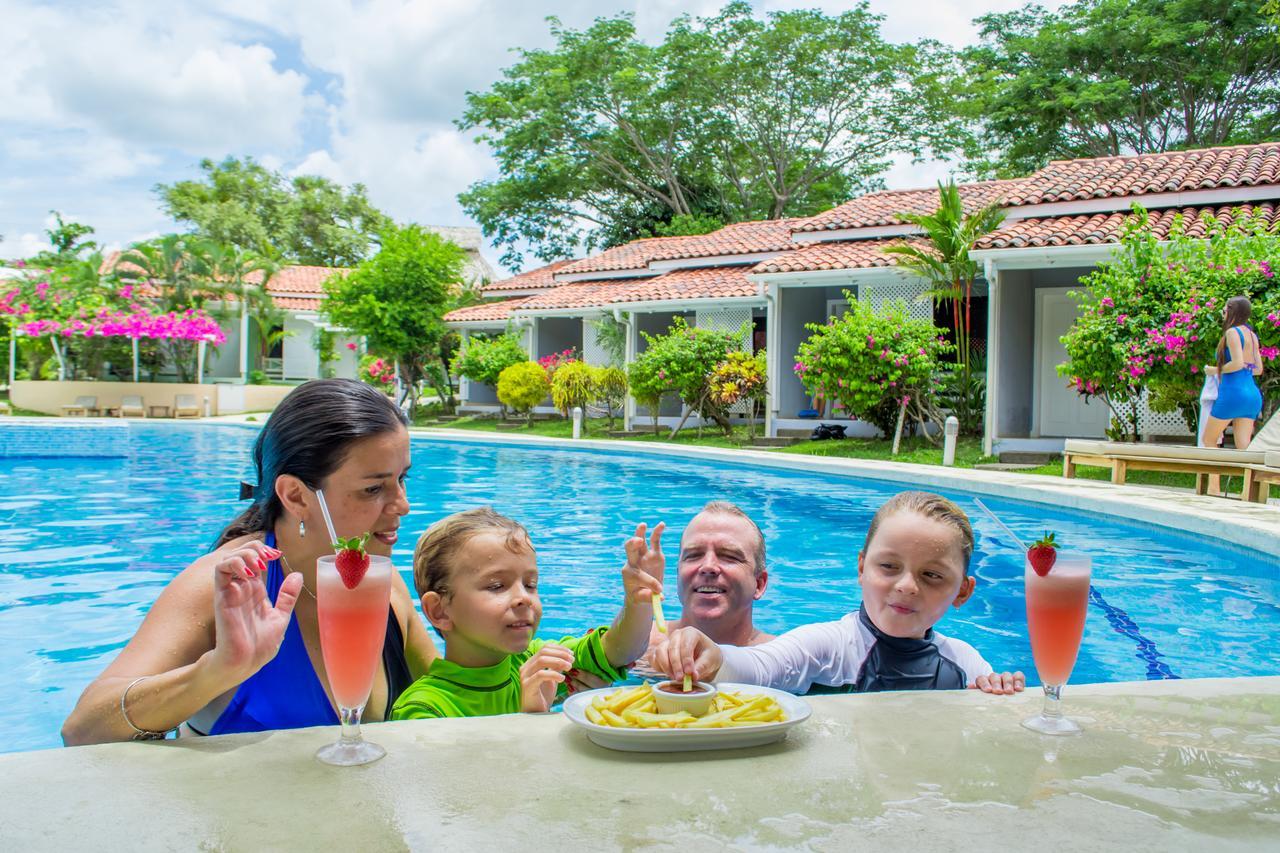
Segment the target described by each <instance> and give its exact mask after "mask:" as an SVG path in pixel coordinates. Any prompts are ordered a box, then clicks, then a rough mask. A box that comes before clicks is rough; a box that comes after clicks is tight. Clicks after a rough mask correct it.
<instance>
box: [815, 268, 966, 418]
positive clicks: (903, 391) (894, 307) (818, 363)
mask: <svg viewBox="0 0 1280 853" xmlns="http://www.w3.org/2000/svg"><path fill="white" fill-rule="evenodd" d="M845 298H846V299H848V300H849V310H848V311H847V312H845V314H844V315H843V316H841V317H839V318H836V317H832V318H831V319H830V320H828V321H827V323H826V324H819V323H809V324H807V325H806V326H805V328H806V329H808V330H809V331H810V332H812V333H813V334H812V335H810V336H809V338H808V339H806V340H805V341H804V342H803V343H802V344H800V349H799V351H798V352H797V353H796V362H795V367H794V370H795V373H796V376H798V377H799V378H800V381H801V383H802V384H803V385H804V387H805V390H807V391H808V392H809V393H810V394H820V395H822V396H823V397H824V398H825V399H827V400H830V401H833V403H834V408H835V409H836V410H837V411H843V412H845V413H846V414H848V415H849V416H850V417H855V418H859V419H861V420H864V421H867V422H868V423H871V424H874V425H875V426H876V427H878V428H879V429H880V431H881V432H882V433H884V435H885V436H886V437H887V436H889V435H891V434H893V431H894V426H895V421H896V419H897V417H898V412H899V410H900V409H902V408H903V407H906V409H907V411H908V412H910V414H911V416H912V420H913V421H914V422H915V423H917V424H919V425H920V426H921V427H927V425H928V424H930V423H932V424H934V425H940V424H939V421H940V420H941V418H940V416H939V413H938V412H937V410H936V408H935V406H934V402H933V397H934V393H935V391H936V390H937V383H938V379H937V376H938V373H939V372H940V370H941V369H942V361H943V359H944V358H945V357H946V356H947V355H948V354H949V353H950V352H951V351H952V349H953V347H952V345H951V344H949V343H948V342H947V341H946V339H945V338H944V337H943V336H942V330H940V329H938V328H937V327H936V326H934V325H933V323H932V322H930V321H929V320H919V319H916V318H914V317H911V316H910V315H909V314H908V313H907V310H906V306H905V305H903V304H902V303H897V304H890V305H888V306H884V307H882V308H881V310H880V311H879V312H878V313H877V312H876V311H874V310H872V308H871V307H870V306H868V305H866V304H865V303H862V302H859V301H858V300H857V299H856V298H854V296H853V294H851V293H848V292H846V293H845ZM924 432H925V435H930V432H929V430H928V429H925V430H924Z"/></svg>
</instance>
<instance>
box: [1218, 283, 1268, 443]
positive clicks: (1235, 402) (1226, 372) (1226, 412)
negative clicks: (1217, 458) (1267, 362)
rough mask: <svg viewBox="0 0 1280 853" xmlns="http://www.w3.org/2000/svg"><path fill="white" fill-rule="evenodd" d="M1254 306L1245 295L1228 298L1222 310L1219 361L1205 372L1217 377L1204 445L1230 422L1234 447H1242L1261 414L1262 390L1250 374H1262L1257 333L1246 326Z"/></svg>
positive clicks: (1219, 436)
mask: <svg viewBox="0 0 1280 853" xmlns="http://www.w3.org/2000/svg"><path fill="white" fill-rule="evenodd" d="M1252 312H1253V305H1252V304H1251V303H1250V302H1249V298H1248V297H1247V296H1233V297H1231V298H1230V299H1228V300H1227V307H1226V310H1225V311H1224V312H1223V321H1222V340H1220V341H1218V363H1217V365H1216V367H1215V366H1213V365H1207V366H1206V367H1205V371H1206V372H1213V373H1216V374H1217V376H1218V399H1216V400H1214V401H1213V408H1212V409H1211V410H1210V412H1209V422H1208V424H1206V426H1205V430H1204V445H1205V446H1206V447H1217V446H1218V441H1219V439H1221V438H1222V434H1223V432H1225V431H1226V428H1227V424H1230V425H1231V431H1232V434H1233V435H1234V437H1235V443H1236V448H1237V449H1238V450H1244V449H1245V448H1247V447H1248V446H1249V442H1250V441H1251V440H1252V439H1253V422H1254V421H1255V420H1256V419H1257V418H1258V416H1259V415H1260V414H1262V392H1261V391H1259V390H1258V385H1257V383H1256V382H1254V379H1253V377H1255V376H1257V375H1259V374H1261V373H1262V358H1261V356H1260V355H1259V354H1258V336H1257V335H1256V334H1254V332H1253V329H1252V328H1250V327H1249V315H1250V314H1251V313H1252Z"/></svg>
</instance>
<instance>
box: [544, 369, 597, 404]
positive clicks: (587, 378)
mask: <svg viewBox="0 0 1280 853" xmlns="http://www.w3.org/2000/svg"><path fill="white" fill-rule="evenodd" d="M539 363H541V362H539ZM544 367H545V365H544ZM592 373H593V370H592V368H591V367H589V366H588V365H586V364H583V363H582V362H581V361H564V362H561V363H560V364H559V365H557V367H556V369H555V372H554V373H553V374H552V376H551V404H552V405H553V406H555V407H556V408H557V409H559V410H560V411H561V412H563V413H564V415H565V417H568V416H569V414H570V412H571V410H572V409H573V408H574V407H575V406H581V407H582V408H584V409H585V408H586V406H587V404H588V403H590V402H591V399H592V391H593V389H592V379H593V378H594V377H593V376H592Z"/></svg>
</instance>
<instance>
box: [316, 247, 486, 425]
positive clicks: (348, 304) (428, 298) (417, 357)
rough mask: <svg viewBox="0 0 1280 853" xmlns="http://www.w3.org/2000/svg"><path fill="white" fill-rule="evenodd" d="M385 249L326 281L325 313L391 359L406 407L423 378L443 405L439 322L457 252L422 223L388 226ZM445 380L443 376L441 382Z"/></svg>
mask: <svg viewBox="0 0 1280 853" xmlns="http://www.w3.org/2000/svg"><path fill="white" fill-rule="evenodd" d="M380 243H381V246H382V248H381V249H380V250H379V251H378V253H377V254H376V255H374V256H373V257H372V258H370V259H369V260H367V261H364V262H363V263H361V264H360V265H359V266H357V267H356V268H355V269H354V270H352V271H351V273H350V274H349V275H346V276H342V275H335V276H332V277H330V278H329V279H328V280H327V281H326V282H325V284H324V288H325V292H326V293H327V294H328V298H327V299H325V300H324V303H323V305H324V308H323V310H324V312H325V314H327V315H328V317H329V318H330V320H332V321H333V323H335V324H336V325H339V326H343V327H345V328H347V329H350V330H351V331H353V332H355V333H357V334H361V335H364V336H365V337H367V338H368V340H369V345H370V348H371V349H373V350H375V351H377V352H379V353H381V354H383V355H384V356H390V357H392V358H394V359H395V361H396V365H397V367H398V368H399V371H400V376H401V377H402V378H403V379H404V380H405V383H406V386H407V389H408V392H409V409H410V413H411V414H412V413H413V411H414V410H415V409H416V407H417V401H418V389H419V386H420V385H421V383H422V382H423V381H424V380H430V381H431V382H432V384H433V385H436V390H437V391H438V392H439V393H440V394H441V399H442V400H447V399H448V397H449V390H448V387H447V385H446V386H445V387H441V384H440V383H441V377H447V374H445V373H444V367H443V353H442V344H443V343H444V341H445V337H446V332H447V331H448V329H447V327H446V326H445V325H444V322H443V320H442V317H443V316H444V313H445V310H446V308H447V306H448V305H449V304H450V299H451V294H452V291H453V289H454V287H455V285H456V284H457V282H458V281H459V279H460V278H461V275H462V263H463V259H464V257H465V255H464V253H463V251H462V249H460V248H459V247H458V246H457V245H456V244H454V243H451V242H449V241H447V240H445V239H443V238H442V237H440V236H439V235H437V234H433V233H432V232H430V231H427V230H425V229H424V228H422V227H421V226H419V225H408V226H405V227H403V228H397V227H395V226H391V227H389V228H387V229H386V230H384V231H383V232H382V234H381V237H380ZM445 381H446V382H447V378H446V379H445Z"/></svg>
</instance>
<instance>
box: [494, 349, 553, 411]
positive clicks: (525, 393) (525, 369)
mask: <svg viewBox="0 0 1280 853" xmlns="http://www.w3.org/2000/svg"><path fill="white" fill-rule="evenodd" d="M550 390H551V383H550V382H548V381H547V371H546V370H545V369H544V368H543V367H542V365H540V364H538V363H537V362H536V361H522V362H520V363H519V364H513V365H511V366H510V367H508V368H506V369H505V370H503V371H502V373H501V374H499V375H498V399H499V400H501V401H502V403H503V405H505V406H509V407H510V408H511V410H512V411H514V412H515V413H516V414H521V413H523V414H524V415H525V417H526V419H527V420H528V421H529V422H530V423H532V422H533V407H534V406H536V405H538V404H539V403H541V402H542V401H543V400H545V399H546V397H547V392H549V391H550Z"/></svg>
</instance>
